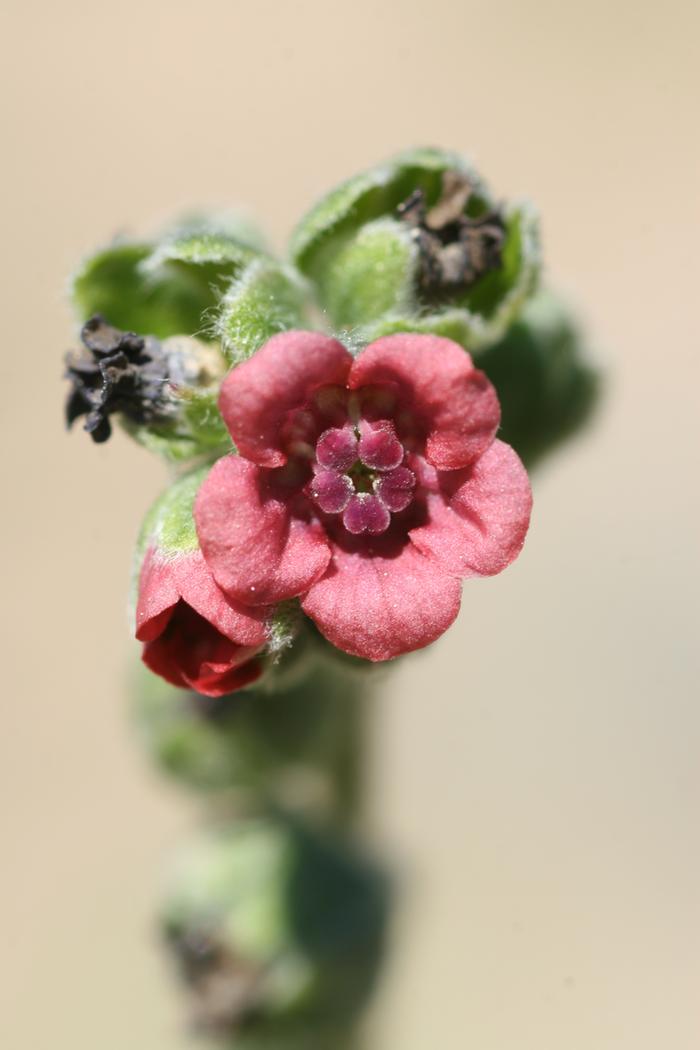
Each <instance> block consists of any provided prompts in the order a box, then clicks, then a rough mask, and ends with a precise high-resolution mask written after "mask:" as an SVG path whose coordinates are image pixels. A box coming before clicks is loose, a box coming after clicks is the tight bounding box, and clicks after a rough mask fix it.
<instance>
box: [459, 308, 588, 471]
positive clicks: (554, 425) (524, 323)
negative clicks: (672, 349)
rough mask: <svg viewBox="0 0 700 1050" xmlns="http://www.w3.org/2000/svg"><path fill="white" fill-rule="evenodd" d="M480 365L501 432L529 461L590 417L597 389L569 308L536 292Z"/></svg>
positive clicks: (527, 461)
mask: <svg viewBox="0 0 700 1050" xmlns="http://www.w3.org/2000/svg"><path fill="white" fill-rule="evenodd" d="M477 360H478V364H479V367H480V368H483V370H484V371H485V372H486V374H487V375H488V377H489V378H490V379H491V382H492V383H493V384H494V386H495V387H496V390H497V391H498V395H499V398H500V401H501V429H500V431H499V437H501V438H502V439H503V440H504V441H507V442H508V444H510V445H512V446H513V447H514V448H515V450H516V451H517V452H518V453H519V455H520V456H521V457H522V459H523V460H524V462H525V463H526V464H527V465H528V466H532V465H533V464H534V463H535V462H536V461H539V459H541V458H542V456H544V455H545V454H546V453H548V452H550V451H552V450H553V449H554V448H556V447H557V445H559V444H560V443H561V442H562V441H564V440H565V439H566V438H568V437H570V436H571V435H573V434H574V433H576V432H577V431H578V430H580V429H581V428H582V427H583V426H584V425H585V423H586V422H587V421H588V420H589V418H590V416H591V413H592V412H593V409H594V408H595V405H596V402H597V400H598V397H599V393H600V378H599V374H598V372H597V370H596V369H595V368H594V367H593V365H592V364H591V363H590V360H589V355H588V353H587V350H586V346H585V342H584V339H583V336H582V334H581V331H580V330H579V328H578V326H577V324H576V323H575V321H574V319H573V317H572V315H571V312H570V311H569V310H568V309H567V307H566V306H565V304H564V303H562V302H561V300H559V299H558V298H557V297H555V296H554V295H553V294H552V293H551V292H540V293H539V294H538V295H536V296H535V297H534V298H533V299H532V300H531V301H530V302H529V303H528V304H527V305H526V307H525V309H524V310H523V312H522V314H521V315H520V317H519V318H518V320H517V321H516V322H515V324H513V326H512V327H511V328H510V329H509V331H508V332H507V334H506V335H505V337H504V338H503V339H502V340H501V341H500V342H498V343H496V344H495V345H494V346H492V347H490V349H488V350H486V351H485V352H484V353H482V354H481V355H479V357H478V359H477Z"/></svg>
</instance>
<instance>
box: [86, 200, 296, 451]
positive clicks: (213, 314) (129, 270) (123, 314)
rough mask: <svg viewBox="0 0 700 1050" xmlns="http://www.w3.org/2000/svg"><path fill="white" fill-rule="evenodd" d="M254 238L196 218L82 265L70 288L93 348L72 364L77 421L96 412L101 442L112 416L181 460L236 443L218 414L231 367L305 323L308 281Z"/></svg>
mask: <svg viewBox="0 0 700 1050" xmlns="http://www.w3.org/2000/svg"><path fill="white" fill-rule="evenodd" d="M250 240H251V239H250V238H249V239H247V240H246V239H242V238H241V236H240V235H234V234H233V233H232V232H230V228H225V229H223V230H217V229H216V227H215V226H214V225H213V224H211V223H209V224H207V223H206V222H205V221H204V220H198V221H196V222H195V221H191V222H189V223H186V224H184V225H180V226H178V227H177V228H176V229H175V230H173V231H171V232H170V233H166V234H165V235H164V236H163V237H162V238H161V239H160V240H158V241H156V242H118V243H115V244H113V245H112V246H110V247H108V248H106V249H104V250H103V251H100V252H98V253H96V254H95V255H93V256H92V257H91V258H89V259H88V260H86V261H85V263H84V264H83V265H82V267H81V268H80V270H79V271H78V273H77V274H76V275H75V276H74V278H73V281H72V297H73V302H74V305H75V308H76V310H77V313H78V315H79V317H80V320H81V322H82V323H83V329H82V341H83V345H84V351H83V353H82V354H81V355H80V356H77V355H72V356H70V357H69V360H68V376H69V378H70V379H71V381H72V389H71V394H70V397H69V403H68V407H67V415H68V419H69V422H72V421H73V420H74V419H76V418H77V417H78V416H81V415H85V416H87V424H86V428H87V429H88V430H89V431H90V433H91V434H92V435H93V437H94V438H95V440H98V441H104V440H106V438H107V437H109V434H110V431H111V427H110V423H109V417H110V415H115V416H116V417H117V418H118V419H119V420H120V422H122V423H123V424H124V425H125V427H126V428H127V429H128V430H129V432H130V433H131V434H132V435H133V436H134V437H135V438H136V439H137V440H138V441H140V442H141V443H142V444H144V445H147V446H148V447H150V448H152V449H154V450H155V451H157V452H160V453H162V454H163V455H165V456H166V457H167V458H169V459H172V460H177V461H182V460H189V459H194V458H197V457H199V456H207V457H209V458H212V457H213V456H214V455H217V454H221V453H222V452H224V451H225V450H226V449H227V448H229V447H230V438H229V437H228V434H227V431H226V428H225V426H224V425H223V422H222V420H221V417H220V415H219V411H218V408H217V397H218V392H219V386H220V383H221V380H222V379H223V377H224V375H225V374H226V371H227V369H228V367H229V366H230V365H231V363H234V362H238V361H240V360H243V359H244V358H246V357H248V356H250V354H252V353H254V352H255V350H257V349H258V347H259V346H261V345H262V344H263V343H264V342H265V341H266V340H267V339H268V338H270V336H272V335H274V334H275V333H277V332H279V331H284V330H285V329H288V328H296V327H303V326H304V324H305V296H306V288H305V285H304V283H303V281H302V279H301V278H300V277H299V275H297V274H296V273H295V271H294V270H293V269H292V268H291V267H289V266H286V265H284V264H282V263H280V262H278V261H277V260H275V259H274V258H272V256H270V255H268V254H267V253H265V252H264V251H262V249H260V248H259V247H254V246H252V245H251V243H250Z"/></svg>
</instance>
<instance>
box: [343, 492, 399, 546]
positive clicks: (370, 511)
mask: <svg viewBox="0 0 700 1050" xmlns="http://www.w3.org/2000/svg"><path fill="white" fill-rule="evenodd" d="M390 521H391V514H390V513H389V511H388V510H387V509H386V507H385V506H384V504H383V503H382V501H381V500H380V499H377V497H376V496H372V495H371V494H370V493H369V492H358V494H357V495H356V496H353V497H352V499H351V500H350V502H349V503H348V505H347V507H346V509H345V513H344V514H343V525H344V526H345V528H346V529H347V530H348V532H352V533H354V534H355V535H356V536H357V535H359V534H360V533H361V532H368V533H370V535H372V536H377V535H379V533H380V532H386V530H387V529H388V528H389V522H390Z"/></svg>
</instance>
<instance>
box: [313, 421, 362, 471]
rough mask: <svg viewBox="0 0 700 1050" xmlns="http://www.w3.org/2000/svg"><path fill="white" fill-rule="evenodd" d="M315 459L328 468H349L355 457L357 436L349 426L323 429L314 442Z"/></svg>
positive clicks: (340, 469) (341, 469)
mask: <svg viewBox="0 0 700 1050" xmlns="http://www.w3.org/2000/svg"><path fill="white" fill-rule="evenodd" d="M316 459H317V460H318V462H319V463H320V464H321V466H322V467H326V468H327V469H328V470H339V471H345V470H349V469H350V467H351V466H352V465H353V463H354V462H355V460H356V459H357V438H356V437H355V433H354V431H353V430H351V429H350V428H349V427H343V428H342V429H340V428H337V427H333V428H332V429H331V430H324V432H323V433H322V434H321V436H320V438H319V439H318V441H317V442H316Z"/></svg>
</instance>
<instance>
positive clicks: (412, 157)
mask: <svg viewBox="0 0 700 1050" xmlns="http://www.w3.org/2000/svg"><path fill="white" fill-rule="evenodd" d="M446 171H460V172H462V173H464V174H465V175H467V176H468V177H469V178H470V180H471V181H472V182H473V184H474V186H475V188H478V190H479V191H480V190H481V189H482V183H481V180H480V178H479V176H478V175H477V173H476V172H475V171H474V170H473V169H472V167H471V165H469V164H468V163H467V161H465V159H464V158H463V157H460V156H459V155H458V154H456V153H453V152H451V151H449V150H441V149H432V148H422V149H409V150H404V151H402V152H401V153H398V154H397V155H396V156H394V157H392V158H390V159H389V160H388V161H386V162H385V163H384V164H380V165H377V166H376V167H374V168H370V169H369V170H368V171H363V172H360V174H358V175H354V176H353V177H352V178H350V179H347V180H346V181H345V182H343V183H341V184H340V186H337V187H336V188H335V189H333V190H331V192H330V193H328V194H327V195H326V196H325V197H322V198H321V200H320V201H318V203H317V204H315V205H314V206H313V207H312V208H311V209H310V210H309V211H308V212H307V214H306V215H305V216H304V217H303V219H302V220H301V222H300V223H299V224H298V226H297V227H296V229H295V230H294V232H293V234H292V238H291V242H290V255H291V258H292V259H293V260H294V262H295V264H296V265H297V266H298V267H299V269H300V270H301V271H302V273H305V274H307V275H309V276H311V277H312V278H314V279H317V277H318V271H319V269H320V262H319V255H318V253H319V252H320V251H321V250H322V249H327V247H328V245H329V242H331V241H336V242H340V241H341V240H342V239H343V238H344V237H347V236H348V235H352V233H353V232H355V231H356V230H357V229H359V227H360V226H363V225H364V224H365V223H367V222H372V221H373V220H375V219H379V218H381V217H383V216H387V215H388V216H391V215H393V213H394V212H395V211H396V208H397V207H398V206H399V204H401V202H402V201H404V200H405V199H406V198H407V197H408V196H409V194H410V193H412V191H413V190H415V189H417V188H420V189H422V190H424V191H425V194H426V197H427V199H428V202H429V203H434V202H435V201H436V200H437V197H438V195H439V193H440V186H441V180H442V176H443V174H444V173H445V172H446Z"/></svg>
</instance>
